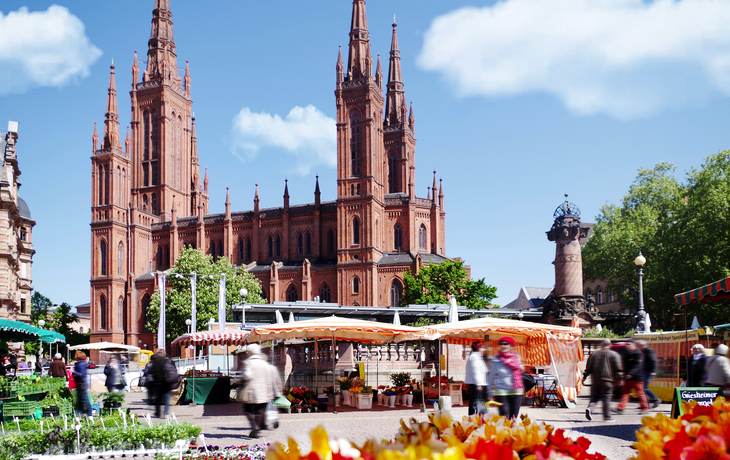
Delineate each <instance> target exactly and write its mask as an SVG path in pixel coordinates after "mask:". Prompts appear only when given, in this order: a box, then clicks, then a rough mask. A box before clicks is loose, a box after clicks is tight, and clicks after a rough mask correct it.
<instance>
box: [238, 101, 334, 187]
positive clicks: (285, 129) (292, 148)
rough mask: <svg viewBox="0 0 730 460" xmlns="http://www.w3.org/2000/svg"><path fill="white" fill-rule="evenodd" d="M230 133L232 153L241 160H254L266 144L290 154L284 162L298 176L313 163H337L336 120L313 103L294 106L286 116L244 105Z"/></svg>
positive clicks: (308, 170)
mask: <svg viewBox="0 0 730 460" xmlns="http://www.w3.org/2000/svg"><path fill="white" fill-rule="evenodd" d="M231 132H232V137H233V153H234V155H236V156H238V158H239V159H241V161H246V160H250V159H253V158H254V157H255V156H256V155H257V154H258V152H259V151H260V150H261V149H263V148H267V147H268V148H273V149H282V150H284V151H285V152H287V153H289V154H290V155H291V156H292V157H293V158H292V159H284V160H285V162H284V163H283V164H285V165H289V166H290V167H292V169H291V172H293V173H295V174H299V175H307V174H309V173H310V171H311V169H312V167H313V166H315V165H324V166H326V167H335V166H336V164H337V137H336V136H337V131H336V128H335V120H334V119H332V118H330V117H328V116H327V115H325V114H324V113H322V112H321V111H319V110H317V108H316V107H314V106H312V105H308V106H306V107H294V108H293V109H291V110H290V111H289V113H288V114H287V116H286V118H281V117H280V116H279V115H270V114H268V113H264V112H261V113H253V112H251V110H250V109H249V108H248V107H244V108H243V109H241V111H240V112H239V113H238V114H237V115H236V116H235V117H234V118H233V127H232V129H231ZM289 161H293V164H291V163H289Z"/></svg>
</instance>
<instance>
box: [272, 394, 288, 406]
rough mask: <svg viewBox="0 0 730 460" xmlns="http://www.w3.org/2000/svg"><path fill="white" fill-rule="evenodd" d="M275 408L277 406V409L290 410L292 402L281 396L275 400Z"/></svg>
mask: <svg viewBox="0 0 730 460" xmlns="http://www.w3.org/2000/svg"><path fill="white" fill-rule="evenodd" d="M274 406H276V408H277V409H289V408H290V407H291V402H290V401H289V400H288V399H286V398H285V397H283V396H279V397H278V398H276V399H275V400H274Z"/></svg>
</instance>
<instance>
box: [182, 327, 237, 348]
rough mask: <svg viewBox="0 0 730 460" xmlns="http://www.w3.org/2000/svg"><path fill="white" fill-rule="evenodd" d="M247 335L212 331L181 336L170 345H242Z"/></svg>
mask: <svg viewBox="0 0 730 460" xmlns="http://www.w3.org/2000/svg"><path fill="white" fill-rule="evenodd" d="M249 334H250V333H249V332H248V331H242V330H240V329H230V328H225V329H214V330H212V331H200V332H196V333H195V334H185V335H181V336H180V337H178V338H176V339H175V340H173V342H172V345H173V346H182V347H185V346H188V345H244V344H245V343H246V338H247V337H248V336H249Z"/></svg>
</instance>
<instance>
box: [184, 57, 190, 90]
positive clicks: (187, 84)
mask: <svg viewBox="0 0 730 460" xmlns="http://www.w3.org/2000/svg"><path fill="white" fill-rule="evenodd" d="M183 81H184V83H185V92H186V93H188V94H190V63H189V62H188V61H185V77H184V78H183Z"/></svg>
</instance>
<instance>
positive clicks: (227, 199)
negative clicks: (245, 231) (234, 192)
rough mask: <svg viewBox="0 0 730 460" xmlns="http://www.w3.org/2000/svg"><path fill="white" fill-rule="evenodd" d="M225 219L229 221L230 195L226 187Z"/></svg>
mask: <svg viewBox="0 0 730 460" xmlns="http://www.w3.org/2000/svg"><path fill="white" fill-rule="evenodd" d="M226 219H228V220H231V194H230V192H229V190H228V187H226Z"/></svg>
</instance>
